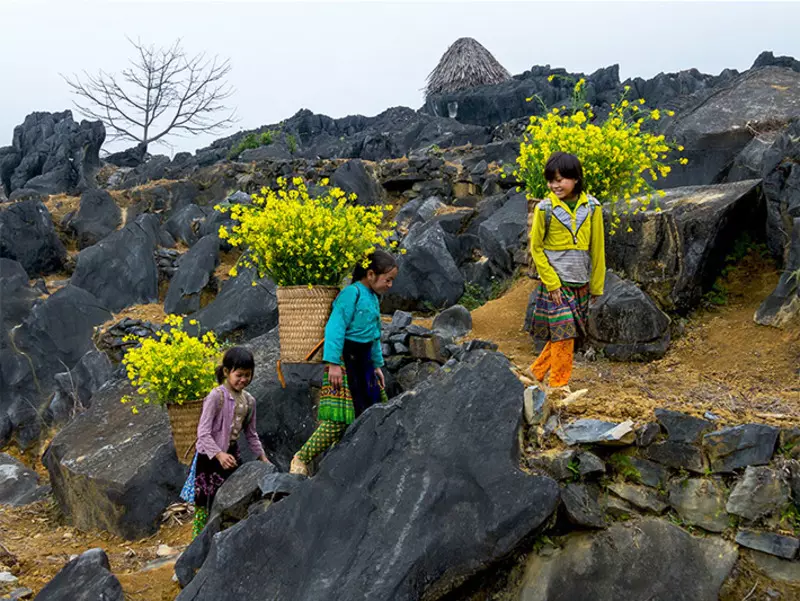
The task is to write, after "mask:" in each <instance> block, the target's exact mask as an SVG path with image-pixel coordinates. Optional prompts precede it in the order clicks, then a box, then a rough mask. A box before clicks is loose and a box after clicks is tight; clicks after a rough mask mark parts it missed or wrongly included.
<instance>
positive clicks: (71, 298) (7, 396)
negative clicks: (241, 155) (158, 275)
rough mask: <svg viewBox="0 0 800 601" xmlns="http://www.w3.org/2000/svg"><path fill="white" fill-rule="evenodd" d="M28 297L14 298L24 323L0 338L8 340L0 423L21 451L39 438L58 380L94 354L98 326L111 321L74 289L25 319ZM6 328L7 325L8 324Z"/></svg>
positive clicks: (1, 371)
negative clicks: (0, 421) (4, 420)
mask: <svg viewBox="0 0 800 601" xmlns="http://www.w3.org/2000/svg"><path fill="white" fill-rule="evenodd" d="M3 288H4V287H3ZM26 294H28V291H27V289H26V288H25V287H23V288H20V289H18V290H17V292H16V293H15V297H16V299H17V301H19V302H20V305H18V306H17V307H16V308H17V309H19V310H20V311H21V312H22V313H23V314H18V316H17V317H19V318H21V321H20V322H18V323H17V324H15V325H13V326H12V327H11V330H10V331H8V332H7V333H6V330H3V332H2V334H0V335H2V336H3V337H4V338H3V341H4V342H3V345H1V346H0V348H2V350H3V352H2V353H0V419H2V417H3V416H6V417H7V419H8V420H9V421H8V423H9V424H10V426H11V432H13V434H14V437H15V438H16V440H17V443H18V444H20V445H21V446H23V447H27V446H28V445H29V444H30V443H31V442H33V441H34V440H36V439H37V438H38V437H39V434H40V433H41V431H42V428H43V425H45V423H46V422H45V418H46V417H48V416H47V407H48V404H49V401H50V397H51V395H52V393H53V391H54V389H55V387H56V384H55V375H56V374H59V373H62V372H64V371H65V369H66V370H71V369H72V368H73V367H75V365H76V364H77V363H78V361H80V359H81V357H83V356H84V355H85V354H86V353H87V352H89V351H90V350H92V349H93V348H94V346H93V344H92V334H93V332H94V328H95V326H98V325H100V324H102V323H104V322H106V321H108V320H110V319H111V314H110V313H109V312H108V311H107V310H106V309H105V308H104V307H103V306H101V304H100V303H99V301H98V300H97V299H96V298H95V297H94V296H93V295H92V294H90V293H89V292H86V291H85V290H82V289H81V288H76V287H75V286H65V287H64V288H62V289H61V290H58V291H56V292H55V293H54V294H52V295H50V296H49V297H47V298H46V299H44V300H42V301H40V302H38V303H36V304H35V305H32V306H31V307H30V310H29V312H28V313H27V314H24V306H25V305H24V302H25V298H24V295H26ZM11 300H12V301H13V298H12V299H11ZM5 307H6V299H4V300H3V308H4V310H5ZM12 307H13V304H12ZM4 317H5V316H4ZM3 322H4V325H5V323H6V322H5V319H3ZM0 440H2V438H0Z"/></svg>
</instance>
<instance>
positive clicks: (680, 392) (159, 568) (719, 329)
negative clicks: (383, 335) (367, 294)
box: [0, 251, 800, 601]
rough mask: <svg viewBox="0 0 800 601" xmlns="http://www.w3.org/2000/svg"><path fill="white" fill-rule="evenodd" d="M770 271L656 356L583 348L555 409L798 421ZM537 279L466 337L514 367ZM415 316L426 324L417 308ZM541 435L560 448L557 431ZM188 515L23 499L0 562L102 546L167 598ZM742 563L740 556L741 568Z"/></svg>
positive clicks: (6, 529) (49, 566)
mask: <svg viewBox="0 0 800 601" xmlns="http://www.w3.org/2000/svg"><path fill="white" fill-rule="evenodd" d="M778 277H779V272H778V271H777V270H776V268H775V267H774V265H773V264H772V263H771V261H769V260H767V259H764V258H763V257H762V256H761V255H760V254H759V253H758V252H756V251H753V252H751V253H750V254H749V255H748V256H747V257H745V259H744V260H743V261H742V262H741V263H740V264H739V265H738V266H737V267H736V268H735V269H734V270H732V271H731V272H730V274H729V275H728V277H727V278H726V281H725V282H724V283H725V286H726V288H727V290H728V297H727V302H726V304H724V305H722V306H712V305H708V306H707V307H706V308H704V309H701V310H698V311H696V312H695V313H694V314H692V315H691V316H690V317H689V318H688V320H687V321H686V323H685V325H684V326H683V334H682V335H681V336H680V338H679V339H677V340H676V341H675V342H674V343H673V345H672V347H671V349H670V350H669V352H668V353H667V355H666V356H665V357H664V358H663V359H661V360H660V361H656V362H652V363H641V364H639V363H615V362H611V361H608V360H606V359H604V358H602V357H600V358H598V359H597V360H594V361H588V360H587V359H586V358H582V357H581V358H579V360H578V363H577V366H576V370H575V373H574V377H573V383H572V388H573V390H577V389H581V388H588V389H589V392H588V394H587V395H586V396H584V397H583V398H581V399H579V400H578V401H577V402H576V403H574V404H572V405H570V406H569V407H567V408H565V409H563V411H562V413H561V419H562V420H563V421H564V422H566V421H570V420H572V419H574V418H578V417H594V418H600V419H608V420H612V421H621V420H624V419H632V420H634V421H635V422H640V423H643V422H647V421H652V418H653V411H654V409H655V408H657V407H667V408H669V409H674V410H678V411H683V412H686V413H689V414H692V415H696V416H703V415H704V414H707V412H711V413H713V414H714V415H715V416H717V417H718V418H719V422H720V423H721V424H722V425H732V424H737V423H745V422H749V421H755V422H761V423H771V424H774V425H783V426H787V425H790V424H796V423H797V422H798V420H800V377H798V372H797V367H798V364H799V362H798V358H800V330H798V329H797V328H790V329H786V330H778V329H773V328H768V327H763V326H758V325H756V324H754V322H753V313H754V311H755V309H756V308H757V306H758V303H759V299H761V298H763V296H764V295H765V294H767V293H768V292H769V291H770V290H772V288H774V286H775V283H776V281H777V279H778ZM533 285H534V281H533V280H531V279H529V278H527V277H525V276H523V277H521V278H520V279H518V280H517V281H516V283H515V284H514V285H513V286H512V287H511V289H510V290H509V291H508V292H507V293H506V294H504V295H503V296H502V297H500V298H498V299H496V300H493V301H490V302H488V303H487V304H485V305H484V306H482V307H480V308H478V309H477V310H475V311H474V312H473V331H472V333H471V334H470V335H469V337H474V338H481V339H491V340H494V341H495V342H497V343H498V344H499V347H500V350H501V351H502V352H504V353H505V354H506V355H508V356H509V357H510V358H511V359H512V361H513V362H514V363H515V364H516V365H517V366H518V367H520V368H521V369H524V367H525V366H527V365H528V364H529V363H530V362H531V361H532V360H533V358H534V357H535V353H534V349H533V347H532V344H531V341H530V339H529V337H528V335H527V334H526V333H524V332H522V330H521V323H522V317H523V315H524V311H525V307H526V305H527V301H528V295H529V294H530V292H531V290H532V288H533ZM155 307H159V306H158V305H156V306H151V305H143V306H138V307H133V308H130V309H129V310H127V311H126V315H127V316H133V317H139V318H149V319H152V320H153V321H159V320H158V311H157V310H156V309H155ZM417 322H418V323H420V324H423V325H427V324H428V322H427V320H426V319H424V318H419V319H417ZM549 440H550V441H556V442H552V443H551V444H553V445H555V446H560V443H559V442H557V439H556V438H555V437H551V438H550V439H549ZM43 450H44V445H41V446H40V447H38V448H32V449H30V450H29V452H28V453H26V454H24V455H21V454H20V453H19V452H14V451H13V449H12V454H14V455H15V456H17V457H18V458H20V459H22V460H23V461H24V462H25V463H26V464H28V465H29V466H31V467H34V468H35V469H36V471H37V472H38V473H39V474H40V476H41V477H42V479H43V480H45V481H46V480H47V473H46V470H45V469H44V468H43V466H42V464H41V461H40V460H39V457H40V454H41V452H42V451H43ZM189 519H190V518H189V516H188V515H186V514H185V513H182V512H181V511H180V510H178V512H177V515H175V516H174V517H171V518H169V519H168V520H167V521H166V522H165V524H164V525H163V526H162V527H161V529H160V530H159V532H158V533H156V534H155V535H153V536H151V537H149V538H146V539H143V540H138V541H125V540H123V539H121V538H119V537H116V536H114V535H111V534H109V533H106V532H100V531H89V532H81V531H79V530H77V529H75V528H73V527H71V526H69V525H68V524H66V523H65V521H64V519H63V517H61V515H60V514H59V512H58V509H57V506H56V505H55V503H54V502H53V501H52V500H50V499H48V500H45V501H41V502H38V503H35V504H32V505H29V506H26V507H21V508H9V507H0V532H2V534H0V544H1V545H2V546H0V553H3V556H2V557H0V563H3V564H4V565H6V566H7V567H9V568H11V569H12V572H13V573H14V574H15V575H16V576H17V577H18V578H19V582H18V583H17V585H18V586H24V587H27V588H30V589H31V590H33V591H34V592H36V591H38V590H40V589H41V587H42V586H44V584H46V583H47V582H48V581H49V580H50V579H51V578H53V576H55V574H56V573H57V572H58V571H59V570H60V569H61V567H62V566H63V564H64V563H65V562H66V561H67V559H68V558H69V557H70V556H72V555H75V554H79V553H82V552H83V551H86V550H87V549H90V548H93V547H102V548H103V549H105V550H106V552H107V553H108V555H109V559H110V562H111V567H112V571H113V572H114V574H115V575H117V576H118V577H119V579H120V582H121V584H122V586H123V589H124V591H125V594H126V598H127V599H131V600H134V601H138V600H153V601H161V600H167V599H169V600H172V599H174V598H175V596H176V595H177V594H178V592H179V588H178V585H177V584H176V583H175V582H173V580H172V575H173V562H174V556H172V553H174V552H177V551H180V550H182V549H183V548H184V547H185V545H187V544H188V543H189V542H190V539H191V526H190V524H189V523H188V520H189ZM180 522H183V523H180ZM163 545H166V547H164V546H163ZM159 555H164V557H160V556H159ZM747 565H748V564H747V563H746V562H744V563H742V564H740V567H739V570H740V571H741V570H745V569H746V566H747ZM745 576H746V574H744V573H743V574H742V576H741V578H739V579H738V580H737V581H736V582H734V583H732V584H730V585H728V589H730V590H729V593H726V596H725V597H723V598H724V599H726V600H727V599H730V600H733V599H737V600H738V599H741V597H742V596H744V595H746V594H747V593H748V591H749V590H750V588H751V587H752V586H753V584H755V581H752V582H751V581H750V580H748V578H746V577H745ZM739 581H741V582H739ZM745 589H746V590H745ZM504 590H507V589H504ZM741 591H743V592H742V594H741V595H740V596H739V597H736V596H735V594H738V593H739V592H741ZM498 598H500V597H498ZM784 598H791V597H784Z"/></svg>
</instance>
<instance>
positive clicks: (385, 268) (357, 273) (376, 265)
mask: <svg viewBox="0 0 800 601" xmlns="http://www.w3.org/2000/svg"><path fill="white" fill-rule="evenodd" d="M396 267H397V259H395V258H394V255H393V254H392V253H388V252H386V251H385V250H383V249H380V248H376V249H375V250H374V251H373V252H372V254H371V255H370V261H369V265H367V266H366V267H364V266H363V265H362V264H361V263H359V264H358V265H356V268H355V269H354V270H353V281H354V282H357V281H359V280H363V279H364V278H365V277H367V272H368V271H369V270H370V269H371V270H372V271H374V272H375V275H381V274H384V273H389V272H390V271H391V270H392V269H394V268H396Z"/></svg>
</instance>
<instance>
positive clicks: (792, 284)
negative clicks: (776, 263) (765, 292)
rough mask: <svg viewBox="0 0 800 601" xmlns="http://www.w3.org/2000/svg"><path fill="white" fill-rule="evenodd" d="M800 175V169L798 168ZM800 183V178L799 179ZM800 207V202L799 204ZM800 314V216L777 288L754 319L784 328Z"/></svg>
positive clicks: (795, 225) (758, 322) (759, 308)
mask: <svg viewBox="0 0 800 601" xmlns="http://www.w3.org/2000/svg"><path fill="white" fill-rule="evenodd" d="M798 174H799V175H800V170H798ZM798 183H800V180H798ZM798 207H799V208H800V204H798ZM798 315H800V217H797V218H795V219H794V221H793V223H792V241H791V244H790V245H789V248H788V256H787V257H786V262H785V263H784V268H783V271H782V272H781V277H780V279H779V280H778V285H777V286H776V287H775V290H773V291H772V293H771V294H770V295H769V296H768V297H767V298H766V299H764V302H763V303H761V305H760V306H759V307H758V309H757V310H756V313H755V315H754V316H753V319H754V320H755V322H756V323H757V324H760V325H762V326H773V327H776V328H782V327H785V326H786V325H788V324H789V323H791V322H792V320H795V319H796V318H797V316H798Z"/></svg>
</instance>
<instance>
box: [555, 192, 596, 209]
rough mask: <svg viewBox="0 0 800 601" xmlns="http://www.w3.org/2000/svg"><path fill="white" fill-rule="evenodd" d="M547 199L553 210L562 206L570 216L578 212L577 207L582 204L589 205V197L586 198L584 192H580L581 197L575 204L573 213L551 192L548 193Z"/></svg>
mask: <svg viewBox="0 0 800 601" xmlns="http://www.w3.org/2000/svg"><path fill="white" fill-rule="evenodd" d="M547 198H548V199H550V204H551V205H552V207H553V208H556V207H557V206H562V207H564V209H566V210H567V211H569V212H570V213H572V214H574V213H575V211H577V210H578V207H579V206H581V205H582V204H589V197H588V196H586V192H581V195H580V196H579V197H578V202H576V203H575V210H574V211H573V210H571V209H570V208H569V205H568V204H567V203H565V202H564V201H563V200H561V199H560V198H559V197H558V196H556V195H555V194H553V193H552V192H548V194H547Z"/></svg>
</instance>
